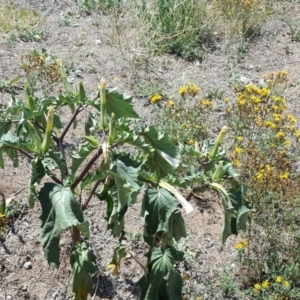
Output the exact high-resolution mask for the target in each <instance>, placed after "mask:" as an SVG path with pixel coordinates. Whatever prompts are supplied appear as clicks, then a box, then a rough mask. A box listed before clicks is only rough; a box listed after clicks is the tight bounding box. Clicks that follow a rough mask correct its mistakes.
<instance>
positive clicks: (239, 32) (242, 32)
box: [214, 0, 272, 38]
mask: <svg viewBox="0 0 300 300" xmlns="http://www.w3.org/2000/svg"><path fill="white" fill-rule="evenodd" d="M214 4H215V5H216V8H217V9H219V10H220V11H221V12H222V15H223V18H224V20H225V21H227V23H228V27H229V37H233V36H242V37H244V38H252V37H255V36H257V35H259V34H260V29H261V27H262V25H263V24H264V23H265V22H266V21H267V18H268V15H269V14H271V13H272V1H257V0H214ZM226 27H227V26H226Z"/></svg>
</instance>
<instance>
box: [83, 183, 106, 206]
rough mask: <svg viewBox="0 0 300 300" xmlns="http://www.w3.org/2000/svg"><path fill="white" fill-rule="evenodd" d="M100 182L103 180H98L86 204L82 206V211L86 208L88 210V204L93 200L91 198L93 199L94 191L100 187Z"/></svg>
mask: <svg viewBox="0 0 300 300" xmlns="http://www.w3.org/2000/svg"><path fill="white" fill-rule="evenodd" d="M100 183H101V180H98V181H97V182H96V183H95V184H94V186H93V188H92V190H91V192H90V194H89V196H88V197H87V198H86V200H85V202H84V204H83V205H82V207H81V210H82V211H85V210H86V208H87V206H88V204H89V203H90V201H91V199H92V197H93V195H94V193H95V192H96V190H97V188H98V186H99V184H100Z"/></svg>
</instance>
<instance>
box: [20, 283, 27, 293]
mask: <svg viewBox="0 0 300 300" xmlns="http://www.w3.org/2000/svg"><path fill="white" fill-rule="evenodd" d="M21 291H23V292H26V291H27V286H26V284H23V285H22V286H21Z"/></svg>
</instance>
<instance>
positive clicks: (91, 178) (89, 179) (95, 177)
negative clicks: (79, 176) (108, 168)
mask: <svg viewBox="0 0 300 300" xmlns="http://www.w3.org/2000/svg"><path fill="white" fill-rule="evenodd" d="M105 178H106V173H104V172H101V170H96V172H95V173H94V174H87V175H86V176H85V177H84V178H83V180H82V182H81V184H80V187H81V188H82V189H84V188H86V187H87V186H89V185H91V184H92V183H94V182H96V181H99V180H100V181H104V179H105Z"/></svg>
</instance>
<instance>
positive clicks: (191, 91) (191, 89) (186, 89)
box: [179, 82, 200, 97]
mask: <svg viewBox="0 0 300 300" xmlns="http://www.w3.org/2000/svg"><path fill="white" fill-rule="evenodd" d="M199 92H200V87H198V86H196V85H194V84H193V83H191V82H190V83H188V84H187V85H185V86H182V87H180V89H179V95H180V96H182V97H184V96H186V95H189V96H192V97H195V96H196V95H197V94H198V93H199Z"/></svg>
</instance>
